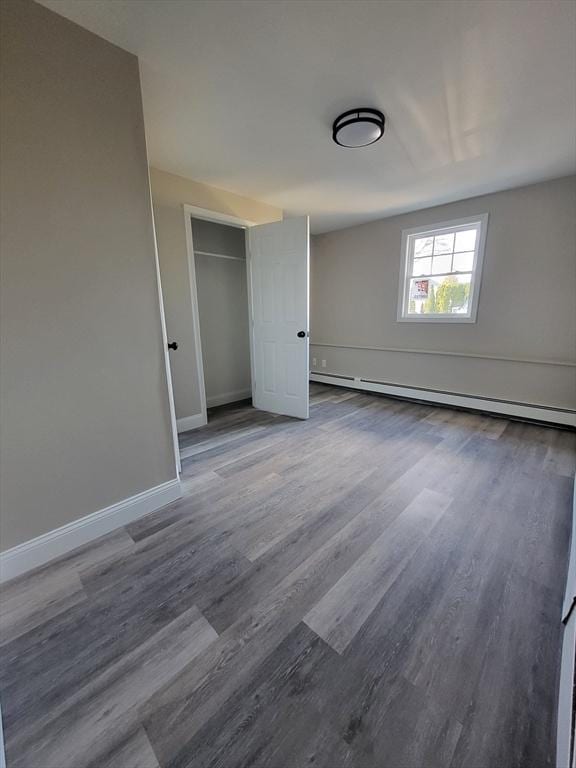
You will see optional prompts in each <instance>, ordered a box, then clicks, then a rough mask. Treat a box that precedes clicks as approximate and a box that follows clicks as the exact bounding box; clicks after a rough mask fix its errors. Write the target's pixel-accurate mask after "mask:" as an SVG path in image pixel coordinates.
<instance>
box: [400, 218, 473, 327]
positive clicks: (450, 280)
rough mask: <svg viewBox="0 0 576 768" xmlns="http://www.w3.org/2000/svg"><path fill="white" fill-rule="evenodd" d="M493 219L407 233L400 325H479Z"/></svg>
mask: <svg viewBox="0 0 576 768" xmlns="http://www.w3.org/2000/svg"><path fill="white" fill-rule="evenodd" d="M487 224H488V214H487V213H485V214H482V215H481V216H472V217H470V218H467V219H458V220H457V221H447V222H444V223H443V224H435V225H434V226H431V227H417V228H415V229H406V230H404V232H403V233H402V253H403V257H402V258H403V261H402V269H401V271H400V291H399V297H398V320H399V321H402V322H424V323H440V322H441V323H475V322H476V310H477V308H478V294H479V292H480V277H481V273H482V260H483V258H484V242H485V240H486V226H487Z"/></svg>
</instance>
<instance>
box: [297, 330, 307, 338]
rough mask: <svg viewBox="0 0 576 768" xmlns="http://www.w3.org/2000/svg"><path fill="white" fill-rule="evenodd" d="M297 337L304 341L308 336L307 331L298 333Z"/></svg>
mask: <svg viewBox="0 0 576 768" xmlns="http://www.w3.org/2000/svg"><path fill="white" fill-rule="evenodd" d="M296 336H298V338H299V339H303V338H304V337H305V336H306V331H298V333H297V334H296Z"/></svg>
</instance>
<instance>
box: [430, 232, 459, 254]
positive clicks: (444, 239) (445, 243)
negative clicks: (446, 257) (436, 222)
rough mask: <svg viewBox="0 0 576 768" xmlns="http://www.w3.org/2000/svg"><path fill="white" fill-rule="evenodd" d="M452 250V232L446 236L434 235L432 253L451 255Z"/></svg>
mask: <svg viewBox="0 0 576 768" xmlns="http://www.w3.org/2000/svg"><path fill="white" fill-rule="evenodd" d="M453 250H454V232H450V233H449V234H446V235H436V237H435V238H434V253H452V251H453Z"/></svg>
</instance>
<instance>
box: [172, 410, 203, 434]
mask: <svg viewBox="0 0 576 768" xmlns="http://www.w3.org/2000/svg"><path fill="white" fill-rule="evenodd" d="M207 423H208V420H207V418H206V414H204V413H196V414H194V416H184V418H183V419H176V429H177V430H178V433H180V432H188V430H189V429H198V427H203V426H204V425H205V424H207Z"/></svg>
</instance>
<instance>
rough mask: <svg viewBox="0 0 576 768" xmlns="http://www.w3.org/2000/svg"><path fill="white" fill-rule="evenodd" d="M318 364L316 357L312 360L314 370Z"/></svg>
mask: <svg viewBox="0 0 576 768" xmlns="http://www.w3.org/2000/svg"><path fill="white" fill-rule="evenodd" d="M316 363H317V361H316V358H315V357H313V358H312V367H313V368H316Z"/></svg>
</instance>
